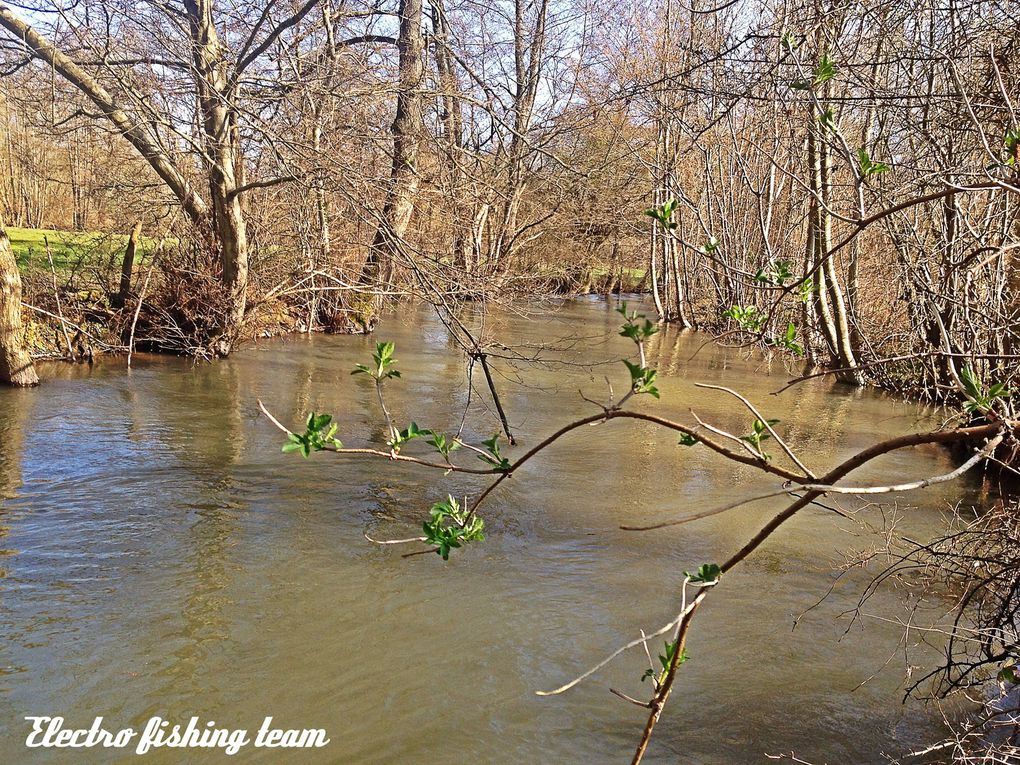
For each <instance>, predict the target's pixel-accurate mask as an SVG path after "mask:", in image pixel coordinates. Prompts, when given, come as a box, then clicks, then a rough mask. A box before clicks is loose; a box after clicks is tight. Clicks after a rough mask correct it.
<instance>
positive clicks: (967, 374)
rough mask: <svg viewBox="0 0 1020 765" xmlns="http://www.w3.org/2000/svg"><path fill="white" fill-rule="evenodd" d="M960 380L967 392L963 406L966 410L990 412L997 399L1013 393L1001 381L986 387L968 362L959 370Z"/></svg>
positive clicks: (1006, 397)
mask: <svg viewBox="0 0 1020 765" xmlns="http://www.w3.org/2000/svg"><path fill="white" fill-rule="evenodd" d="M960 382H962V383H963V387H964V390H966V392H967V400H966V401H965V402H964V404H963V408H964V409H966V410H967V411H968V412H990V411H991V410H992V408H993V407H994V406H995V402H996V401H997V400H999V399H1008V398H1009V397H1010V396H1011V395H1013V392H1012V391H1010V390H1007V389H1006V386H1005V385H1003V384H1002V383H994V384H993V385H990V386H988V387H987V388H986V387H985V386H984V384H983V383H982V382H981V378H980V377H978V375H977V373H976V372H975V371H974V369H973V368H972V367H971V366H970V365H969V364H968V365H967V366H965V367H964V368H963V370H962V371H961V372H960Z"/></svg>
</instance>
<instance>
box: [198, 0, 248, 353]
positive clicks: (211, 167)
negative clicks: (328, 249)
mask: <svg viewBox="0 0 1020 765" xmlns="http://www.w3.org/2000/svg"><path fill="white" fill-rule="evenodd" d="M184 8H185V11H186V13H187V15H188V25H189V29H190V31H191V37H192V47H193V51H194V53H193V57H194V65H195V84H196V87H197V90H198V107H199V112H200V117H201V122H202V133H203V135H202V138H203V146H204V148H205V157H206V169H207V171H208V174H209V194H210V199H211V201H212V211H213V219H212V222H213V227H212V228H213V233H214V237H215V240H216V241H215V245H216V247H217V249H218V251H219V252H218V255H219V261H220V267H221V269H222V275H221V279H222V282H223V285H224V287H226V289H227V293H228V307H227V314H226V316H225V320H224V322H223V326H221V327H220V328H219V329H220V332H221V333H222V336H221V337H220V338H218V341H217V348H216V350H217V352H219V353H220V354H222V355H226V354H227V353H229V352H230V346H231V342H232V340H233V334H234V333H235V332H236V331H237V329H238V328H239V327H240V326H241V324H242V322H243V321H244V309H245V301H246V297H247V289H248V234H247V227H246V225H245V219H244V211H243V209H242V207H241V199H240V195H239V194H238V193H237V190H238V189H239V188H240V186H241V183H242V181H240V180H239V178H240V175H241V166H240V164H239V163H240V161H241V159H240V157H241V152H240V147H239V146H238V140H239V138H238V131H237V129H236V124H235V122H234V116H233V114H232V111H231V108H230V106H229V105H230V103H231V102H232V100H233V99H232V97H231V93H230V90H231V86H230V80H229V77H228V69H227V61H226V58H225V56H224V53H223V49H222V47H221V45H220V41H219V36H218V35H217V33H216V25H215V24H214V22H213V13H212V11H213V3H212V0H185V3H184Z"/></svg>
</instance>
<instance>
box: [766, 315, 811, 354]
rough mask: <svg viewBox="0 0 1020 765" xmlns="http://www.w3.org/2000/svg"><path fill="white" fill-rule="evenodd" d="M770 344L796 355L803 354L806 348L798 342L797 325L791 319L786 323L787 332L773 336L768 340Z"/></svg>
mask: <svg viewBox="0 0 1020 765" xmlns="http://www.w3.org/2000/svg"><path fill="white" fill-rule="evenodd" d="M768 342H769V344H770V345H773V346H775V347H776V348H782V349H783V350H787V351H789V352H790V353H792V354H793V355H794V356H803V355H804V348H803V346H801V344H800V343H798V342H797V327H796V326H795V325H794V323H793V322H792V321H791V322H789V323H788V324H787V325H786V332H785V333H783V334H782V335H780V336H778V337H771V338H769V340H768Z"/></svg>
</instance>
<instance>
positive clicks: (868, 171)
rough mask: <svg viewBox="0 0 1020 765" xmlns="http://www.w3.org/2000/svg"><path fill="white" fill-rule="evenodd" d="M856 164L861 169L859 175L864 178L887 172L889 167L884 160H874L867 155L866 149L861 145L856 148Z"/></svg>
mask: <svg viewBox="0 0 1020 765" xmlns="http://www.w3.org/2000/svg"><path fill="white" fill-rule="evenodd" d="M857 165H858V167H859V169H860V171H861V176H862V177H864V178H867V177H868V176H871V175H878V174H879V173H885V172H888V171H889V169H890V168H889V165H887V164H886V163H885V162H876V161H875V160H873V159H872V158H871V157H870V156H868V150H867V149H866V148H864V147H863V146H862V147H861V148H859V149H858V150H857Z"/></svg>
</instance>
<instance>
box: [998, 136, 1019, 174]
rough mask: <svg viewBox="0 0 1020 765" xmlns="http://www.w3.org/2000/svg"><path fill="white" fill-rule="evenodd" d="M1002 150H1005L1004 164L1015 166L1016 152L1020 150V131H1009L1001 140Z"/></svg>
mask: <svg viewBox="0 0 1020 765" xmlns="http://www.w3.org/2000/svg"><path fill="white" fill-rule="evenodd" d="M1002 144H1003V148H1004V149H1005V150H1006V159H1005V161H1004V164H1006V165H1015V164H1016V161H1017V154H1018V150H1020V130H1010V131H1008V132H1007V133H1006V135H1005V137H1004V138H1003V140H1002Z"/></svg>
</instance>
